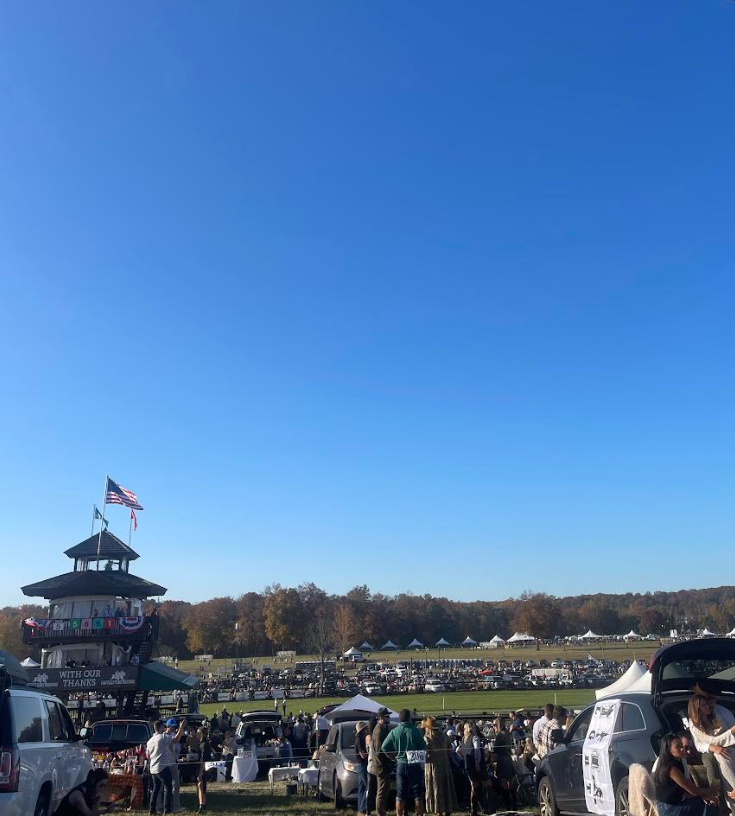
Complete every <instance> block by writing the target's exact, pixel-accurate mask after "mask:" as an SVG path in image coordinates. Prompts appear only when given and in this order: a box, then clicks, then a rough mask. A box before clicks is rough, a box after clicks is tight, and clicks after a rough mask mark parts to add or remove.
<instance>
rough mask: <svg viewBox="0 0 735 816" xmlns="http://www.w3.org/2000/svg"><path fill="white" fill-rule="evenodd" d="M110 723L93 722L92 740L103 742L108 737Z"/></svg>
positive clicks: (110, 728)
mask: <svg viewBox="0 0 735 816" xmlns="http://www.w3.org/2000/svg"><path fill="white" fill-rule="evenodd" d="M111 733H112V725H111V724H110V723H95V724H94V725H93V726H92V742H104V741H105V740H108V739H110V734H111Z"/></svg>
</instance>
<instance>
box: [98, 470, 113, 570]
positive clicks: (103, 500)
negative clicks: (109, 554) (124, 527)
mask: <svg viewBox="0 0 735 816" xmlns="http://www.w3.org/2000/svg"><path fill="white" fill-rule="evenodd" d="M109 478H110V474H109V473H105V490H104V492H103V493H102V518H103V519H104V517H105V502H106V501H107V480H108V479H109ZM104 526H105V525H104V523H103V522H102V521H100V534H99V538H98V539H97V558H99V555H100V550H101V549H102V528H103V527H104ZM99 568H100V562H99V561H97V569H99Z"/></svg>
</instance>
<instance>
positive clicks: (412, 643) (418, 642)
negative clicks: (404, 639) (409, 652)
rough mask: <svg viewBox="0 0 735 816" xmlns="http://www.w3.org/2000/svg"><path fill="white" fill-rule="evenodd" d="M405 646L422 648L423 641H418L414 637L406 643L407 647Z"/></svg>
mask: <svg viewBox="0 0 735 816" xmlns="http://www.w3.org/2000/svg"><path fill="white" fill-rule="evenodd" d="M407 648H409V649H423V648H424V644H423V643H422V642H421V641H420V640H419V639H418V638H414V639H413V640H412V641H411V642H410V643H409V644H408V647H407Z"/></svg>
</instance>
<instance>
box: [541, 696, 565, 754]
mask: <svg viewBox="0 0 735 816" xmlns="http://www.w3.org/2000/svg"><path fill="white" fill-rule="evenodd" d="M566 721H567V710H566V708H564V706H554V711H553V712H552V715H551V719H550V720H549V721H548V722H547V723H544V724H543V726H541V731H539V735H538V745H537V746H536V748H537V750H538V755H539V758H540V759H543V758H544V757H545V756H546V754H548V753H549V751H551V749H552V748H554V747H555V746H556V743H555V742H554V739H553V737H552V734H553V733H554V731H558V730H560V729H561V728H562V726H563V725H564V723H565V722H566Z"/></svg>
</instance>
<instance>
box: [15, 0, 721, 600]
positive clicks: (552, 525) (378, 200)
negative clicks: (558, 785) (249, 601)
mask: <svg viewBox="0 0 735 816" xmlns="http://www.w3.org/2000/svg"><path fill="white" fill-rule="evenodd" d="M734 31H735V4H734V3H732V2H726V1H725V0H707V1H706V2H691V1H690V0H687V1H686V2H684V0H678V1H676V0H666V2H664V0H650V1H649V2H646V3H641V2H639V0H610V1H609V2H602V1H600V2H594V3H591V2H589V0H568V1H567V2H564V3H546V2H527V1H526V0H513V2H503V3H501V2H468V3H464V4H461V5H459V6H458V5H457V4H451V3H445V2H429V1H428V0H422V2H391V3H388V2H349V3H345V2H336V1H335V2H327V1H325V2H312V3H310V2H303V0H295V1H294V2H286V1H285V0H283V1H281V0H268V2H240V1H239V0H238V2H229V3H228V2H224V1H223V2H218V3H215V4H211V3H208V4H202V3H187V2H175V3H174V2H171V3H166V2H160V3H156V4H153V5H151V4H148V3H127V4H124V5H120V4H118V5H114V4H99V3H93V2H88V3H83V2H80V3H75V4H73V5H71V6H70V5H68V4H58V3H52V2H47V3H38V4H28V3H22V2H8V3H5V4H3V8H2V12H1V13H0V93H1V94H2V98H3V104H2V106H1V107H0V133H1V134H2V137H1V139H2V148H3V149H2V150H0V179H1V180H2V181H1V183H0V284H1V288H0V343H1V345H0V347H1V348H2V352H0V373H1V374H2V381H3V384H4V388H3V398H2V400H0V421H1V427H2V428H3V433H2V437H0V440H1V441H0V461H1V462H2V467H0V496H1V497H2V499H1V500H0V519H1V520H0V544H1V545H2V553H3V569H2V572H0V599H1V600H2V602H5V603H16V602H19V601H20V600H21V599H22V595H21V593H20V590H19V586H20V585H21V584H23V583H27V582H30V581H32V580H37V579H41V578H44V577H48V576H50V575H53V574H57V573H59V572H62V571H64V570H65V569H66V559H65V558H64V557H63V556H62V555H61V552H62V551H63V550H64V549H66V548H67V547H68V546H70V545H72V544H74V543H76V542H77V541H80V540H82V539H83V538H85V537H86V536H87V535H88V534H89V528H90V514H91V509H92V504H93V503H95V502H97V503H99V501H100V494H101V491H102V487H103V479H104V475H105V473H106V472H108V471H109V473H110V475H111V476H112V477H113V478H114V479H116V480H118V481H119V482H120V483H121V484H122V485H124V486H125V487H128V488H131V489H133V490H135V491H136V492H137V493H138V494H139V496H140V499H141V501H142V503H143V505H144V506H145V510H144V511H142V512H141V513H140V514H139V515H140V527H139V530H138V532H137V533H136V534H134V541H133V545H134V546H135V548H136V549H137V550H138V551H139V552H140V554H141V556H142V558H141V561H140V562H138V571H139V574H141V575H143V576H145V577H148V578H150V579H153V580H157V581H160V582H161V583H163V584H164V585H165V586H168V587H169V594H168V597H172V598H184V599H188V600H202V599H205V598H209V597H213V596H216V595H223V594H239V593H241V592H244V591H248V590H252V589H256V590H259V589H262V588H263V587H264V586H265V585H267V584H269V583H272V582H275V581H278V582H280V583H283V584H288V585H293V584H297V583H300V582H303V581H315V582H316V583H318V584H319V585H321V586H323V587H324V588H325V589H327V590H329V591H334V592H339V591H344V590H347V589H349V588H350V587H351V586H353V585H354V584H356V583H368V584H369V585H370V586H371V587H372V588H373V589H374V590H376V591H383V592H388V593H394V592H399V591H404V590H412V591H413V592H415V593H424V592H429V593H432V594H442V595H448V596H449V597H454V598H463V599H472V598H488V599H495V598H504V597H508V596H509V595H514V594H518V593H519V592H521V591H522V590H524V589H527V588H530V589H535V590H544V591H549V592H552V593H555V594H576V593H579V592H591V591H626V590H631V591H645V590H647V589H651V590H653V589H677V588H681V587H696V586H712V585H719V584H722V583H725V582H727V581H728V580H730V579H729V577H728V576H729V572H728V570H727V567H728V565H731V564H732V559H731V558H730V557H729V555H728V553H732V542H733V538H734V536H735V502H733V493H734V490H735V438H734V435H733V412H734V409H735V379H734V378H733V376H732V372H733V363H734V362H735V360H734V357H735V342H734V338H733V318H732V313H733V297H735V282H734V281H733V260H734V259H735V232H734V231H733V226H732V225H733V189H735V165H734V161H733V144H732V134H733V130H734V129H735V108H734V107H733V105H732V99H733V90H734V87H733V86H734V79H735V47H733V46H734V45H735V42H734V40H735V37H734ZM108 513H109V517H110V520H111V523H112V529H113V531H114V532H117V533H118V534H120V535H121V536H123V537H126V536H127V517H126V513H125V511H124V510H123V509H121V508H115V507H112V508H109V510H108ZM702 556H704V557H702ZM714 564H716V565H717V567H716V568H713V565H714Z"/></svg>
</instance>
